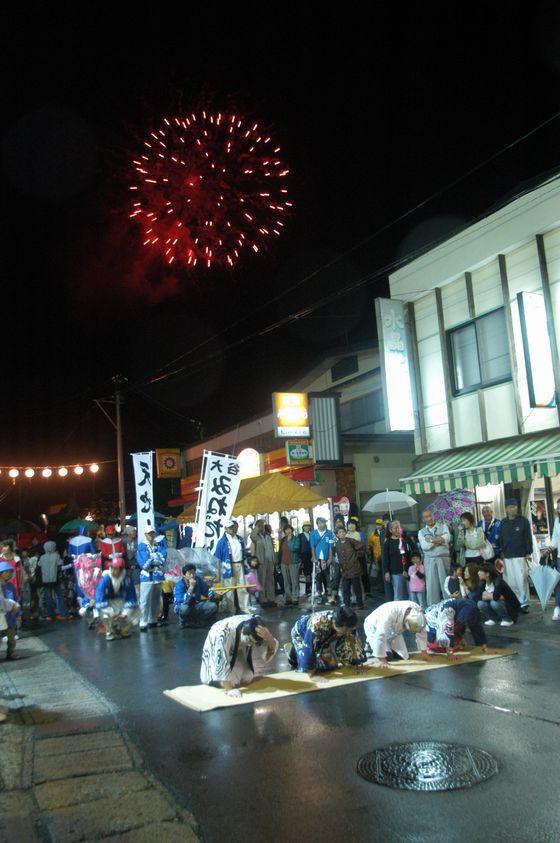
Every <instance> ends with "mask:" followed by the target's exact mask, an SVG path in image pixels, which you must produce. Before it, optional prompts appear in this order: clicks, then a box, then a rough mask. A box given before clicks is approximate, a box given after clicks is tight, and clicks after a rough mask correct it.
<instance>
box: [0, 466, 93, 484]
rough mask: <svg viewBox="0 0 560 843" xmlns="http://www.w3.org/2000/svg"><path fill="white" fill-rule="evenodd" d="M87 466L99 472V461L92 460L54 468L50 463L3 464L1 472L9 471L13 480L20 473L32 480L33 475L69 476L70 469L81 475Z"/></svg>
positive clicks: (9, 475)
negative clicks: (33, 464) (82, 463)
mask: <svg viewBox="0 0 560 843" xmlns="http://www.w3.org/2000/svg"><path fill="white" fill-rule="evenodd" d="M86 468H87V469H89V471H90V472H91V474H97V472H98V471H99V465H98V463H96V462H92V463H86V464H85V465H81V464H79V463H78V464H77V465H69V466H65V465H61V466H60V468H56V469H53V468H51V467H50V466H48V465H46V466H34V467H31V466H28V467H27V468H25V467H23V466H18V467H16V466H12V467H9V466H7V465H3V466H0V474H3V473H4V471H7V472H8V477H9V478H10V479H11V480H13V481H15V480H17V478H18V477H19V476H20V475H23V476H24V477H27V478H28V479H29V480H31V478H32V477H35V475H40V476H41V477H45V478H46V479H48V478H49V477H52V476H53V474H57V475H58V476H59V477H67V476H68V475H69V474H70V471H72V472H73V473H74V474H75V475H76V476H77V477H80V476H81V475H82V474H83V473H84V472H85V470H86Z"/></svg>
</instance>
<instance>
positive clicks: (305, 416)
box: [272, 392, 309, 438]
mask: <svg viewBox="0 0 560 843" xmlns="http://www.w3.org/2000/svg"><path fill="white" fill-rule="evenodd" d="M272 413H273V415H274V435H275V436H277V437H278V438H286V437H291V436H309V412H308V408H307V393H305V392H273V394H272Z"/></svg>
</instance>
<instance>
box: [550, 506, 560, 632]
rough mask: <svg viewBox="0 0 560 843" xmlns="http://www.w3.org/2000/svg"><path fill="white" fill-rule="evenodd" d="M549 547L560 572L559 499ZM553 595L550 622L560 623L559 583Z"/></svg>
mask: <svg viewBox="0 0 560 843" xmlns="http://www.w3.org/2000/svg"><path fill="white" fill-rule="evenodd" d="M549 547H550V549H551V550H555V551H556V569H557V571H559V572H560V554H559V553H558V549H559V548H560V498H558V500H557V501H556V518H555V519H554V528H553V530H552V537H551V539H550V545H549ZM555 595H556V600H555V603H556V605H555V607H554V612H553V613H552V620H553V621H560V583H559V584H558V585H557V586H556V591H555Z"/></svg>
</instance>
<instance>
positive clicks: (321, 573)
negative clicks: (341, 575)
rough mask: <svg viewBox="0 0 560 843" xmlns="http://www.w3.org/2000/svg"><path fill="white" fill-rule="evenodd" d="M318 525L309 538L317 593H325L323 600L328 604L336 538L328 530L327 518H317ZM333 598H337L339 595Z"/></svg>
mask: <svg viewBox="0 0 560 843" xmlns="http://www.w3.org/2000/svg"><path fill="white" fill-rule="evenodd" d="M316 524H317V529H316V530H313V532H312V533H311V536H310V538H309V543H310V545H311V559H312V561H313V573H314V576H315V582H316V587H317V593H318V594H321V592H322V593H323V600H324V602H325V603H326V602H327V600H328V593H329V568H330V565H331V562H332V560H333V546H334V536H333V534H332V532H331V530H327V520H326V518H321V517H319V518H317V521H316ZM333 597H335V598H336V597H337V595H333Z"/></svg>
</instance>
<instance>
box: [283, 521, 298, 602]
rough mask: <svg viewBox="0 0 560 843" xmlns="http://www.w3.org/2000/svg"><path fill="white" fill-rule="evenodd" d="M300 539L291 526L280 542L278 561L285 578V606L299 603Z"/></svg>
mask: <svg viewBox="0 0 560 843" xmlns="http://www.w3.org/2000/svg"><path fill="white" fill-rule="evenodd" d="M299 548H300V543H299V537H297V536H294V531H293V528H292V526H291V524H288V525H287V526H286V527H285V528H284V538H283V539H282V541H281V542H280V549H279V551H278V559H279V562H280V565H281V566H282V575H283V577H284V592H285V601H284V605H285V606H297V605H298V603H299V569H300V567H301V563H300V558H299Z"/></svg>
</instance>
